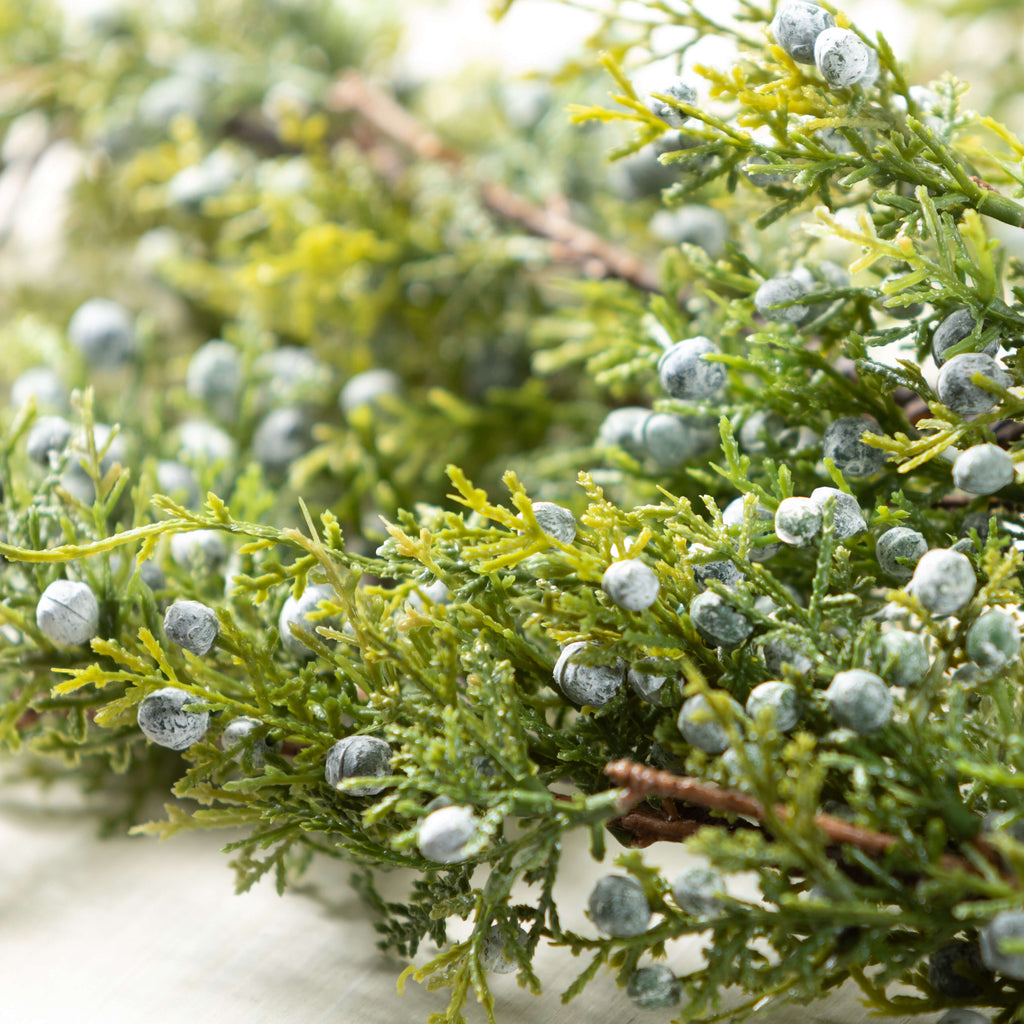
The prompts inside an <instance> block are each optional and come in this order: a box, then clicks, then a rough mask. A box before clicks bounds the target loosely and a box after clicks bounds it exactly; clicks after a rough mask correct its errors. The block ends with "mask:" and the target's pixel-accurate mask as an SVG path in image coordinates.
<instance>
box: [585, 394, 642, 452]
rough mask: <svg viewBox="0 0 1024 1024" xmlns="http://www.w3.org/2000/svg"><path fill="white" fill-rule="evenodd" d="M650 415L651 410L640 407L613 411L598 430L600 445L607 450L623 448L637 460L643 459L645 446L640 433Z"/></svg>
mask: <svg viewBox="0 0 1024 1024" xmlns="http://www.w3.org/2000/svg"><path fill="white" fill-rule="evenodd" d="M650 415H651V410H650V409H645V408H644V407H643V406H639V405H629V406H626V407H624V408H622V409H612V411H611V412H610V413H608V415H607V416H605V418H604V420H603V422H602V423H601V426H600V428H599V429H598V432H597V440H598V443H599V444H600V445H601V446H602V447H605V448H621V449H622V450H623V451H624V452H626V453H627V454H629V455H632V456H633V457H634V458H636V459H641V458H643V456H644V446H643V440H642V438H641V436H640V433H639V431H640V427H641V425H642V423H643V421H644V420H646V419H647V417H648V416H650Z"/></svg>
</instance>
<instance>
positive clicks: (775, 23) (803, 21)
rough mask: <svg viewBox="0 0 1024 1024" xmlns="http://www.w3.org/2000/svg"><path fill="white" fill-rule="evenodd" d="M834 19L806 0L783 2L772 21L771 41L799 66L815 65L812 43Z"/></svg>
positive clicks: (821, 8)
mask: <svg viewBox="0 0 1024 1024" xmlns="http://www.w3.org/2000/svg"><path fill="white" fill-rule="evenodd" d="M835 23H836V20H835V18H833V17H832V15H831V14H829V12H828V11H826V10H825V9H824V8H823V7H819V6H818V5H817V4H815V3H810V2H809V0H784V2H783V3H781V4H780V5H779V8H778V10H777V11H776V12H775V17H774V18H772V22H771V25H769V26H768V27H769V31H770V32H771V34H772V38H773V39H774V40H775V42H777V43H778V44H779V46H781V47H782V49H783V50H785V51H786V53H788V54H789V56H790V57H792V58H793V60H795V61H797V62H798V63H800V64H813V63H814V43H815V40H816V39H817V38H818V36H820V35H821V33H822V32H824V31H825V29H827V28H833V27H834V26H835Z"/></svg>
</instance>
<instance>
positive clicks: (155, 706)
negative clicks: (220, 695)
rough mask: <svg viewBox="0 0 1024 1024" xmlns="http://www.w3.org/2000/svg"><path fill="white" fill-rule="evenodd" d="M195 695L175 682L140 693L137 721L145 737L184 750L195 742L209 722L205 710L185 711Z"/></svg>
mask: <svg viewBox="0 0 1024 1024" xmlns="http://www.w3.org/2000/svg"><path fill="white" fill-rule="evenodd" d="M195 703H198V699H197V698H196V697H194V696H192V694H191V693H188V692H186V691H185V690H179V689H178V688H177V687H176V686H165V687H164V688H163V689H162V690H154V691H153V693H150V694H148V695H147V696H145V697H143V699H142V701H141V703H140V704H139V710H138V723H139V728H140V729H141V730H142V734H143V735H144V736H145V737H146V739H148V740H150V741H151V742H152V743H155V744H156V745H157V746H158V747H166V748H167V749H168V750H185V749H186V748H187V747H191V746H192V744H193V743H198V742H199V741H200V740H201V739H202V738H203V737H204V736H205V735H206V730H207V729H208V728H209V725H210V712H209V711H186V710H185V707H186V705H188V704H195Z"/></svg>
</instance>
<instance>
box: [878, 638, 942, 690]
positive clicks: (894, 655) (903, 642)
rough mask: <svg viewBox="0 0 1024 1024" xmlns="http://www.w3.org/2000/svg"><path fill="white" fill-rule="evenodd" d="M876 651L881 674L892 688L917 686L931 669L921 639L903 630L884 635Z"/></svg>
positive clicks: (879, 640)
mask: <svg viewBox="0 0 1024 1024" xmlns="http://www.w3.org/2000/svg"><path fill="white" fill-rule="evenodd" d="M875 650H876V654H877V656H878V661H879V666H878V669H879V672H881V674H882V676H883V678H884V679H885V680H886V681H887V682H888V683H890V684H891V685H892V686H902V687H904V688H906V687H908V686H916V685H917V684H918V683H920V682H921V680H922V679H924V677H925V676H926V675H927V674H928V669H929V668H930V667H931V663H930V662H929V660H928V652H927V651H926V650H925V646H924V643H923V642H922V640H921V638H920V637H919V636H918V635H917V634H916V633H908V632H907V631H906V630H903V629H892V630H889V632H888V633H883V634H882V635H881V636H880V637H879V638H878V644H877V646H876V648H875Z"/></svg>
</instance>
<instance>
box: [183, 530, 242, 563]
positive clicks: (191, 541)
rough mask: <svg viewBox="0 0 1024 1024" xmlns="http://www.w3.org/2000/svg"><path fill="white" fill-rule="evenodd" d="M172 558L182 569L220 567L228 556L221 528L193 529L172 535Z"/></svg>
mask: <svg viewBox="0 0 1024 1024" xmlns="http://www.w3.org/2000/svg"><path fill="white" fill-rule="evenodd" d="M171 558H173V559H174V561H175V563H176V564H177V565H179V566H181V568H182V569H188V570H195V569H197V568H205V569H214V570H215V569H219V568H220V567H221V566H222V565H223V564H224V563H225V562H226V561H227V558H228V549H227V545H226V544H225V543H224V539H223V538H222V537H221V533H220V530H191V531H189V532H188V533H176V534H174V535H173V536H172V537H171Z"/></svg>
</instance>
